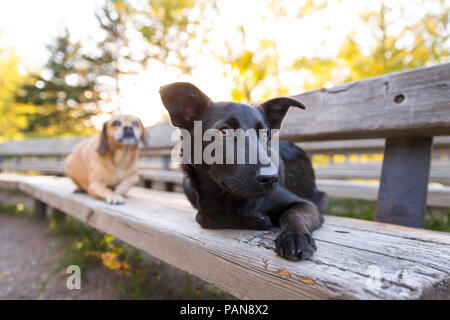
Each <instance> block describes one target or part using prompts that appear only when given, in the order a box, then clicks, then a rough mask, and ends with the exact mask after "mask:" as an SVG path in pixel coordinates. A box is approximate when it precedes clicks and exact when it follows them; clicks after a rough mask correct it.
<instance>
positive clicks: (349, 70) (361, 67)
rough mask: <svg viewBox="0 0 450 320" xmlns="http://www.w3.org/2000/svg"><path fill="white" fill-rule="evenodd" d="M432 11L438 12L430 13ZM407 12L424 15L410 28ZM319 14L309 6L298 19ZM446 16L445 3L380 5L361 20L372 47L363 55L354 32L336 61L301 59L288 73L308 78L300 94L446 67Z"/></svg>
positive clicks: (449, 24) (449, 51)
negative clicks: (439, 65)
mask: <svg viewBox="0 0 450 320" xmlns="http://www.w3.org/2000/svg"><path fill="white" fill-rule="evenodd" d="M390 4H391V5H392V3H390ZM433 5H434V6H435V7H438V8H439V9H438V10H432V9H430V8H432V6H433ZM411 6H412V7H415V8H421V7H422V8H424V9H426V10H425V12H424V14H423V15H422V17H421V18H420V19H419V20H416V21H413V22H410V21H411V19H406V18H405V15H406V14H405V12H406V11H407V9H408V8H409V7H411ZM323 9H324V7H323V6H320V7H314V6H310V7H308V10H309V11H305V12H301V14H305V13H307V14H311V12H315V10H323ZM311 10H312V11H311ZM427 10H428V11H427ZM398 12H400V15H399V17H398ZM395 13H397V16H396V14H395ZM449 13H450V7H449V6H448V5H447V4H446V2H445V1H444V0H427V1H426V2H425V1H423V0H419V1H415V2H414V3H413V2H412V1H411V2H407V3H404V4H403V5H400V6H399V5H398V3H395V4H394V5H393V6H392V7H391V6H388V5H387V4H385V2H384V1H381V2H380V6H379V8H378V10H373V11H368V12H364V13H362V14H361V19H362V21H363V22H364V24H365V25H366V26H369V27H370V28H369V29H370V31H371V34H370V37H371V40H373V41H372V42H373V43H374V45H373V46H372V47H371V48H370V49H369V51H368V52H365V51H364V50H363V48H362V46H361V45H360V44H359V43H358V41H357V37H356V32H357V30H354V31H352V32H351V33H350V34H349V35H348V37H347V39H346V40H345V41H344V43H343V44H342V46H341V48H340V50H339V52H338V54H337V55H336V56H333V57H325V58H324V57H320V56H316V57H315V58H312V59H308V58H305V57H302V58H300V59H298V60H297V61H295V63H294V64H293V68H295V69H301V70H305V71H307V72H308V73H309V77H307V78H306V81H305V83H304V89H305V90H311V89H317V88H320V87H323V86H329V85H334V84H337V83H342V82H346V81H354V80H360V79H364V78H368V77H374V76H378V75H382V74H385V73H390V72H395V71H401V70H406V69H413V68H419V67H423V66H427V65H430V64H434V63H440V62H445V61H448V58H449V56H450V44H449V28H450V20H449ZM388 17H391V18H389V19H388ZM392 17H397V18H395V19H394V18H392ZM399 22H400V23H402V28H401V31H400V32H397V33H394V32H393V31H392V30H393V29H394V27H398V25H399ZM366 40H367V39H366Z"/></svg>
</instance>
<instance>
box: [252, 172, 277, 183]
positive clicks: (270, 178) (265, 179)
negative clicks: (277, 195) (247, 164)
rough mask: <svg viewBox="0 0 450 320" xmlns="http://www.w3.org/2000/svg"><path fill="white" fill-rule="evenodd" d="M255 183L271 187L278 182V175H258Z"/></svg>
mask: <svg viewBox="0 0 450 320" xmlns="http://www.w3.org/2000/svg"><path fill="white" fill-rule="evenodd" d="M256 181H258V182H259V183H261V184H266V185H272V184H275V183H277V182H278V174H260V175H258V176H256Z"/></svg>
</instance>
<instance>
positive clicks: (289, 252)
mask: <svg viewBox="0 0 450 320" xmlns="http://www.w3.org/2000/svg"><path fill="white" fill-rule="evenodd" d="M316 250H317V247H316V243H315V242H314V239H313V238H312V237H311V235H309V234H303V233H300V232H292V231H285V232H281V233H280V235H279V236H278V237H277V239H276V240H275V251H276V253H277V254H278V255H279V256H280V257H283V258H285V259H288V260H292V261H297V260H302V259H309V258H310V257H311V256H312V255H313V254H314V252H316Z"/></svg>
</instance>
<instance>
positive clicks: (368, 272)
mask: <svg viewBox="0 0 450 320" xmlns="http://www.w3.org/2000/svg"><path fill="white" fill-rule="evenodd" d="M449 85H450V64H442V65H438V66H433V67H429V68H424V69H417V70H411V71H407V72H401V73H395V74H389V75H385V76H382V77H377V78H372V79H367V80H363V81H358V82H352V83H348V84H344V85H340V86H337V87H334V88H331V89H323V90H317V91H312V92H307V93H305V94H302V95H299V96H296V98H298V99H299V100H300V101H302V102H303V103H304V104H305V105H306V106H307V107H309V108H308V109H307V110H306V111H298V110H290V111H289V114H288V115H287V117H286V121H285V123H284V126H283V130H282V137H283V138H285V139H289V140H291V141H294V142H300V141H316V140H317V141H324V140H326V139H359V138H385V139H386V146H385V149H384V150H385V151H384V153H385V156H384V162H383V167H382V174H381V181H380V190H379V192H378V206H377V212H376V218H377V220H379V221H386V222H390V223H395V224H402V225H407V226H415V227H421V226H422V225H423V214H424V208H425V202H426V198H427V187H428V175H429V169H430V159H431V151H432V139H433V138H432V137H433V136H435V135H449V134H450V90H448V89H449ZM160 150H163V148H161V149H160ZM0 186H3V187H5V188H8V189H17V190H21V191H23V192H25V193H27V194H29V195H30V196H32V197H33V198H34V199H36V209H37V211H38V212H41V213H42V212H44V211H45V208H46V207H51V208H55V209H58V210H61V211H63V212H65V213H67V214H70V215H72V216H74V217H77V218H78V219H80V220H82V221H84V222H86V223H87V224H89V225H91V226H93V227H95V228H98V229H99V230H102V231H104V232H107V233H109V234H112V235H114V236H116V237H118V238H120V239H122V240H124V241H126V242H128V243H129V244H131V245H133V246H136V247H137V248H141V249H143V250H145V251H147V252H148V253H150V254H151V255H153V256H155V257H157V258H159V259H161V260H163V261H166V262H167V263H170V264H173V265H175V266H177V267H179V268H180V269H182V270H185V271H187V272H189V273H192V274H194V275H196V276H198V277H200V278H202V279H204V280H206V281H208V282H210V283H213V284H215V285H217V286H218V287H219V288H222V289H224V290H226V291H228V292H230V293H231V294H233V295H235V296H236V297H238V298H252V299H321V298H322V299H324V298H334V299H429V298H444V299H449V298H450V288H449V286H450V284H449V280H450V265H449V261H450V235H449V234H447V233H441V232H432V231H426V230H422V229H416V228H409V227H404V226H399V225H393V224H386V223H380V222H370V221H360V220H355V219H348V218H338V217H332V216H326V217H325V224H324V226H323V227H322V228H321V229H319V230H318V231H316V232H314V234H313V236H314V238H315V239H316V243H317V246H318V251H317V253H316V254H315V255H314V256H313V257H312V258H311V259H309V260H307V261H301V262H290V261H286V260H283V259H281V258H279V257H277V256H276V254H275V253H274V251H273V249H274V242H273V240H274V239H275V237H276V235H277V230H271V231H248V230H207V229H202V228H201V227H200V226H199V225H198V224H197V223H196V222H195V219H194V215H195V211H194V210H193V209H192V208H191V207H190V206H189V204H188V202H187V201H186V199H185V197H184V196H183V195H182V194H178V193H173V192H172V193H171V192H163V191H158V190H148V189H142V188H133V189H132V190H131V191H130V192H129V194H128V202H127V204H126V205H123V206H112V205H107V204H106V203H104V202H102V201H98V200H95V199H92V198H90V197H89V196H87V195H82V194H74V193H73V190H74V185H73V184H72V183H71V182H70V181H69V180H68V179H67V178H60V177H40V176H26V175H8V174H1V175H0Z"/></svg>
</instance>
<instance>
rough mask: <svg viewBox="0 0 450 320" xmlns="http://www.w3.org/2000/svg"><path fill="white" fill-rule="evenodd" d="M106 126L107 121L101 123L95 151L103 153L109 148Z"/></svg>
mask: <svg viewBox="0 0 450 320" xmlns="http://www.w3.org/2000/svg"><path fill="white" fill-rule="evenodd" d="M107 128H108V122H105V123H104V124H103V128H102V132H101V133H100V144H99V145H98V147H97V152H98V153H99V154H101V155H104V154H105V153H106V152H107V151H108V149H109V143H108V135H107V133H106V130H107Z"/></svg>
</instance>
